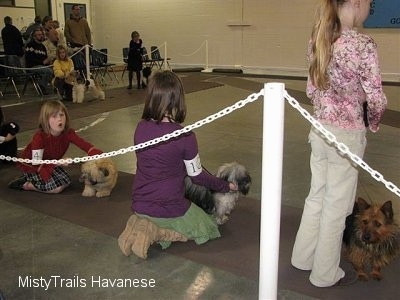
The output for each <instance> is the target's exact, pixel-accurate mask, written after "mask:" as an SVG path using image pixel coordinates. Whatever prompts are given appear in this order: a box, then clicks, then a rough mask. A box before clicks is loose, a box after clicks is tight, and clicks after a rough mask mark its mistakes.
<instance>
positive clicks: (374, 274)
mask: <svg viewBox="0 0 400 300" xmlns="http://www.w3.org/2000/svg"><path fill="white" fill-rule="evenodd" d="M370 275H371V277H372V279H375V280H378V281H380V280H382V274H381V273H380V272H376V271H372V272H371V273H370Z"/></svg>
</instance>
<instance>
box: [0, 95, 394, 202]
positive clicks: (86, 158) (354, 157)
mask: <svg viewBox="0 0 400 300" xmlns="http://www.w3.org/2000/svg"><path fill="white" fill-rule="evenodd" d="M263 95H264V89H262V90H260V92H258V93H253V94H251V95H249V96H248V97H247V98H246V99H244V100H239V101H238V102H236V103H235V104H234V105H232V106H228V107H226V108H224V109H222V110H220V111H219V112H217V113H215V114H213V115H210V116H208V117H206V118H204V119H202V120H200V121H197V122H196V123H193V124H191V125H187V126H185V127H184V128H182V129H179V130H175V131H174V132H172V133H168V134H165V135H163V136H161V137H158V138H155V139H153V140H150V141H147V142H144V143H140V144H138V145H135V146H130V147H128V148H122V149H119V150H115V151H111V152H105V153H102V154H96V155H93V156H84V157H75V158H68V159H60V160H55V159H53V160H35V161H34V162H35V163H37V164H71V163H80V162H86V161H89V160H96V159H99V158H105V157H113V156H117V155H120V154H125V153H128V152H134V151H136V150H138V149H143V148H146V147H148V146H152V145H155V144H158V143H160V142H165V141H168V140H169V139H171V138H175V137H178V136H180V135H181V134H183V133H187V132H189V131H192V130H193V129H195V128H199V127H201V126H203V125H205V124H208V123H211V122H213V121H215V120H216V119H219V118H221V117H223V116H225V115H228V114H230V113H231V112H233V111H235V110H237V109H239V108H242V107H244V106H245V105H247V104H248V103H251V102H254V101H256V100H257V99H258V98H259V97H261V96H263ZM284 98H285V99H286V100H287V101H288V102H289V104H290V105H291V106H293V108H295V109H297V110H298V111H299V112H300V114H301V115H302V116H303V117H304V118H305V119H306V120H307V121H309V122H310V123H311V124H312V126H314V127H315V128H316V129H318V130H319V131H320V132H321V133H322V134H323V135H324V136H325V137H326V138H327V139H328V140H329V142H331V143H332V144H334V145H335V146H336V148H338V149H339V151H340V152H342V153H343V154H346V155H347V156H348V157H349V158H350V159H351V160H352V161H353V162H354V163H356V164H357V165H359V166H360V167H361V168H363V169H364V170H365V171H367V172H368V173H370V174H371V176H372V178H374V179H375V180H376V181H380V182H382V183H383V184H384V185H385V187H386V188H387V189H388V190H389V191H391V192H393V193H394V194H396V195H397V196H398V197H400V189H399V188H398V187H397V186H396V185H395V184H394V183H392V182H390V181H387V180H385V178H384V177H383V175H382V174H381V173H379V172H378V171H376V170H374V169H372V168H371V167H370V166H369V165H368V164H367V163H366V162H364V161H363V160H362V159H361V158H360V157H359V156H358V155H356V154H354V153H352V152H351V151H350V150H349V148H348V147H347V146H346V145H345V144H343V143H340V142H338V141H337V139H336V137H335V135H333V134H332V133H331V132H330V131H328V130H326V129H325V127H324V126H323V125H322V124H321V123H320V122H318V121H317V120H315V119H314V118H313V117H312V116H311V114H310V113H309V112H308V111H307V110H305V109H304V108H302V107H301V106H300V104H299V102H298V101H297V100H296V99H294V98H293V97H291V96H290V95H289V94H288V92H287V91H286V90H285V91H284ZM0 159H1V160H3V159H5V160H7V161H13V162H22V163H27V164H30V163H32V162H33V160H31V159H21V158H16V157H10V156H4V155H0Z"/></svg>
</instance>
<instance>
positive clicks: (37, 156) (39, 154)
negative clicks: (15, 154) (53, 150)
mask: <svg viewBox="0 0 400 300" xmlns="http://www.w3.org/2000/svg"><path fill="white" fill-rule="evenodd" d="M43 151H44V149H37V150H32V165H40V163H38V162H35V160H41V159H42V158H43Z"/></svg>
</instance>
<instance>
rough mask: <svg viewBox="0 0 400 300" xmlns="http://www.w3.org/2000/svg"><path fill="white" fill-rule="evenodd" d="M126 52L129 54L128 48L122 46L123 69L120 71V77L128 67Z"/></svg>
mask: <svg viewBox="0 0 400 300" xmlns="http://www.w3.org/2000/svg"><path fill="white" fill-rule="evenodd" d="M128 54H129V48H128V47H127V48H122V59H123V61H124V64H125V65H124V70H123V71H122V75H121V79H122V78H123V77H124V74H125V71H126V70H127V68H128Z"/></svg>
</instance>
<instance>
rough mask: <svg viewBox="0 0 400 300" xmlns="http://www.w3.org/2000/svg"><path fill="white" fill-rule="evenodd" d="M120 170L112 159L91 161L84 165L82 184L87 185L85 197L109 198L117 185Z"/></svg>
mask: <svg viewBox="0 0 400 300" xmlns="http://www.w3.org/2000/svg"><path fill="white" fill-rule="evenodd" d="M117 179H118V170H117V168H116V166H115V164H114V162H113V161H112V160H111V159H110V158H100V159H97V160H90V161H87V162H85V163H83V164H82V166H81V176H80V178H79V181H80V182H84V183H85V189H84V190H83V192H82V196H84V197H93V196H96V197H107V196H110V194H111V191H112V190H113V188H114V187H115V185H116V184H117Z"/></svg>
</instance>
